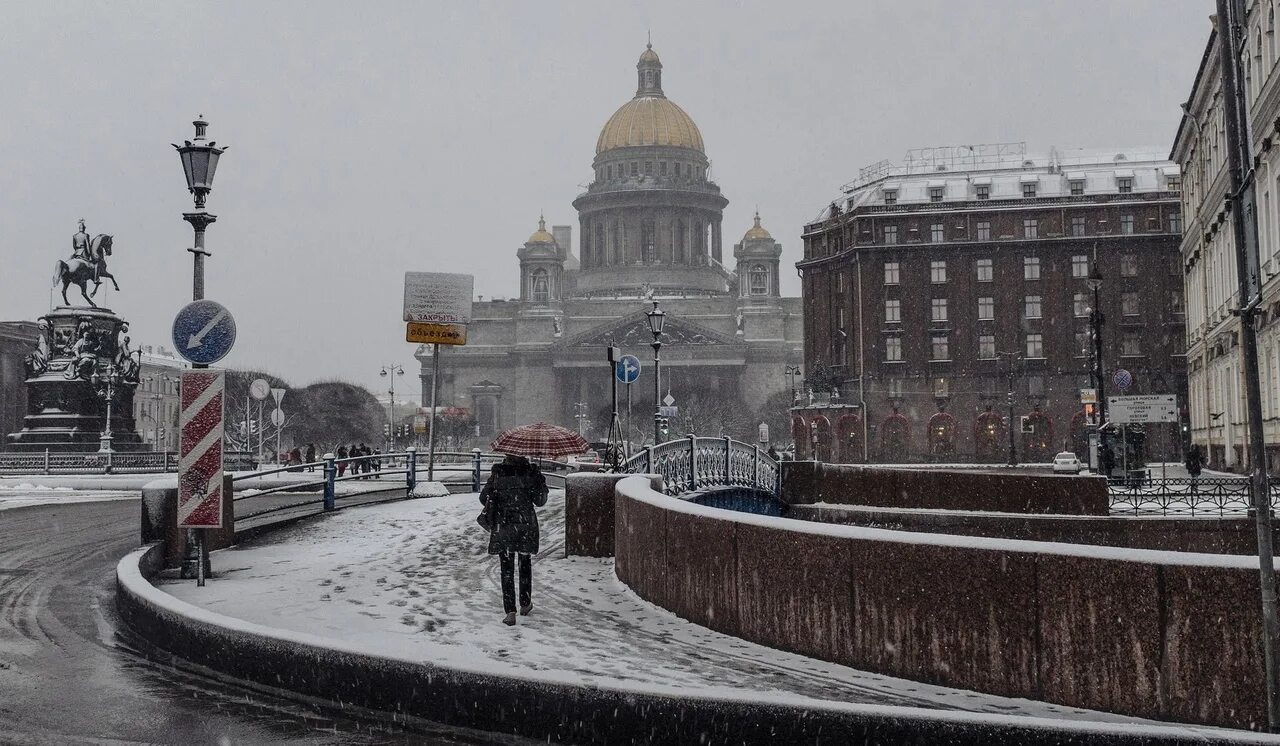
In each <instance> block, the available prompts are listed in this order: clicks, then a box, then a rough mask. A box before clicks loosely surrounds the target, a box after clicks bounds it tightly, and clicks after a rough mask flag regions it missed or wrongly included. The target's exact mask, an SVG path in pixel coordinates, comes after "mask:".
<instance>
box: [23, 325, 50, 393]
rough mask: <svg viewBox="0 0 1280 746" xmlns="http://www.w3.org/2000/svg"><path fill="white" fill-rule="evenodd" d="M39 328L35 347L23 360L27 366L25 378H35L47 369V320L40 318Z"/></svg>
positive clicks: (48, 353)
mask: <svg viewBox="0 0 1280 746" xmlns="http://www.w3.org/2000/svg"><path fill="white" fill-rule="evenodd" d="M39 328H40V337H39V339H37V340H36V348H35V349H34V350H32V351H31V354H29V355H27V357H26V358H25V359H24V361H23V362H25V363H26V366H27V378H35V377H36V376H38V375H40V374H41V373H44V372H45V371H46V370H48V369H49V355H50V352H49V322H48V321H45V320H44V319H41V320H40V324H39Z"/></svg>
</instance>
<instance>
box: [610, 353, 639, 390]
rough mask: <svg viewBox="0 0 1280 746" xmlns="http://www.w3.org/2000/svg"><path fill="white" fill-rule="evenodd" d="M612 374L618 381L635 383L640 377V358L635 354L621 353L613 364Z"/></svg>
mask: <svg viewBox="0 0 1280 746" xmlns="http://www.w3.org/2000/svg"><path fill="white" fill-rule="evenodd" d="M613 374H614V375H615V376H617V377H618V381H619V382H620V383H635V382H636V379H637V378H639V377H640V358H638V357H636V356H635V355H623V356H622V359H621V360H619V361H617V362H616V363H614V364H613Z"/></svg>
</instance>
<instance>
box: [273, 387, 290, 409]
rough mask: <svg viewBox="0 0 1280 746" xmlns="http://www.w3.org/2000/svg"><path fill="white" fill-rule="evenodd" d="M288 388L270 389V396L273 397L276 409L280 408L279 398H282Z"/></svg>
mask: <svg viewBox="0 0 1280 746" xmlns="http://www.w3.org/2000/svg"><path fill="white" fill-rule="evenodd" d="M286 391H288V389H271V396H273V397H275V400H276V409H279V408H280V400H281V399H283V398H284V392H286Z"/></svg>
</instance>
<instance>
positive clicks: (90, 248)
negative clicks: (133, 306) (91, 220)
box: [53, 218, 120, 308]
mask: <svg viewBox="0 0 1280 746" xmlns="http://www.w3.org/2000/svg"><path fill="white" fill-rule="evenodd" d="M109 256H111V236H110V235H109V234H106V233H99V234H98V235H96V236H94V237H93V238H92V239H90V238H89V234H88V233H87V232H85V229H84V219H83V218H81V219H80V230H79V231H77V232H76V234H75V235H74V236H72V237H71V258H70V259H59V260H58V263H57V265H55V266H54V270H53V284H54V287H57V285H58V283H59V282H61V283H62V302H63V303H65V304H67V305H68V306H69V305H71V301H70V300H68V299H67V287H68V286H71V285H76V286H78V287H79V288H80V295H82V296H84V299H85V300H86V301H87V302H88V303H89V305H90V306H92V307H94V308H97V307H98V304H97V303H94V302H93V298H91V297H90V296H91V295H97V294H98V288H99V287H101V286H102V280H103V279H104V278H105V279H108V280H111V284H112V285H114V286H115V289H116V292H119V291H120V284H119V283H117V282H116V278H115V276H114V275H112V274H111V273H110V272H108V271H107V257H109ZM90 280H92V281H93V292H92V293H89V292H87V291H86V290H85V284H86V283H88V282H89V281H90Z"/></svg>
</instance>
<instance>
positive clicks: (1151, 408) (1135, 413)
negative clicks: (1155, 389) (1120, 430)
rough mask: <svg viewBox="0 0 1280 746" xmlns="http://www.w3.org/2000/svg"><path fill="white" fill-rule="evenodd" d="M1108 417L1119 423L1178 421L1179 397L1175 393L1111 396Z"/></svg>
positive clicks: (1108, 400) (1108, 398)
mask: <svg viewBox="0 0 1280 746" xmlns="http://www.w3.org/2000/svg"><path fill="white" fill-rule="evenodd" d="M1107 419H1109V420H1111V421H1112V422H1114V423H1116V424H1119V425H1138V424H1142V423H1148V422H1177V421H1178V397H1177V396H1175V395H1173V394H1147V395H1143V396H1109V397H1107Z"/></svg>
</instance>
